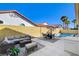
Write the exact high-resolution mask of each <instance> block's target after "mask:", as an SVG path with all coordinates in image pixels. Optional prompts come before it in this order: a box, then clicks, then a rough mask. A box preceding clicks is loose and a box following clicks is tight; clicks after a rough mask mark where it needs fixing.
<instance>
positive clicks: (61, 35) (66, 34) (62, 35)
mask: <svg viewBox="0 0 79 59" xmlns="http://www.w3.org/2000/svg"><path fill="white" fill-rule="evenodd" d="M66 36H73V34H68V33H62V34H60V35H59V37H66Z"/></svg>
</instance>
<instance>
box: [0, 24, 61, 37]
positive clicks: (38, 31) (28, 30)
mask: <svg viewBox="0 0 79 59" xmlns="http://www.w3.org/2000/svg"><path fill="white" fill-rule="evenodd" d="M1 28H10V29H12V30H15V31H17V32H20V33H23V34H28V35H31V36H33V37H41V36H42V33H47V31H48V30H49V29H48V28H46V27H24V26H12V25H11V26H10V25H9V26H8V25H0V29H1ZM6 31H7V30H6ZM59 32H60V29H58V28H57V29H55V30H54V31H52V33H56V34H57V33H59ZM0 34H1V33H0ZM7 35H8V34H7Z"/></svg>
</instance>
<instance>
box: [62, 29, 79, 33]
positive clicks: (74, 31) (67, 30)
mask: <svg viewBox="0 0 79 59" xmlns="http://www.w3.org/2000/svg"><path fill="white" fill-rule="evenodd" d="M61 33H71V34H79V30H69V29H66V30H61Z"/></svg>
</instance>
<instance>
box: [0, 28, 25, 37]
mask: <svg viewBox="0 0 79 59" xmlns="http://www.w3.org/2000/svg"><path fill="white" fill-rule="evenodd" d="M23 35H25V34H24V33H20V32H18V31H15V30H12V29H10V28H6V27H5V28H2V29H0V38H2V37H10V36H23Z"/></svg>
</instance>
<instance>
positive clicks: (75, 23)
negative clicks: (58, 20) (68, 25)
mask: <svg viewBox="0 0 79 59" xmlns="http://www.w3.org/2000/svg"><path fill="white" fill-rule="evenodd" d="M72 22H73V23H74V28H77V20H76V19H74V20H73V21H72Z"/></svg>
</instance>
